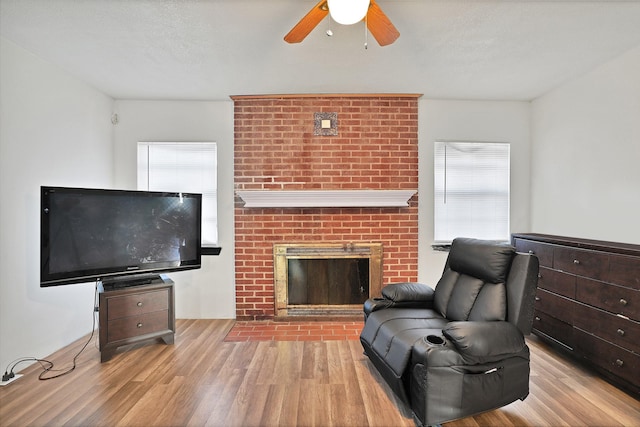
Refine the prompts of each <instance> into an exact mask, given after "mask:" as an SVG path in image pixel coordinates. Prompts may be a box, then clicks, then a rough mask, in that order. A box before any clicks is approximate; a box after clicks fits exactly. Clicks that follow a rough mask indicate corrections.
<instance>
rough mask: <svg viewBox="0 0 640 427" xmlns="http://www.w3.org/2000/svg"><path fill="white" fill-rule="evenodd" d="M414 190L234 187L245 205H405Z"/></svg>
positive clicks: (261, 206) (324, 206)
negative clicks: (249, 188) (240, 188)
mask: <svg viewBox="0 0 640 427" xmlns="http://www.w3.org/2000/svg"><path fill="white" fill-rule="evenodd" d="M416 192H417V190H237V191H236V194H237V195H238V196H240V198H241V199H242V200H244V202H245V205H244V207H245V208H369V207H407V206H409V199H411V197H413V195H414V194H415V193H416Z"/></svg>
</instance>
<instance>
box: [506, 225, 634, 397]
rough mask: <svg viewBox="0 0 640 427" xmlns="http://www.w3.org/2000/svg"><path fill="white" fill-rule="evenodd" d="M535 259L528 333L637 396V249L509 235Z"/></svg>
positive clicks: (594, 242) (613, 244) (578, 240)
mask: <svg viewBox="0 0 640 427" xmlns="http://www.w3.org/2000/svg"><path fill="white" fill-rule="evenodd" d="M512 244H513V245H514V246H515V247H516V250H517V251H518V252H528V253H532V254H535V255H537V256H538V258H539V259H540V266H541V268H540V277H539V280H538V290H537V292H536V303H535V304H536V305H535V314H534V322H533V331H534V333H536V334H537V335H539V336H540V337H541V338H543V339H545V340H547V341H549V342H552V343H554V344H560V346H558V348H562V349H564V350H565V351H568V352H569V353H570V354H572V355H573V356H574V357H576V358H578V359H580V360H582V361H584V362H586V363H587V364H588V365H590V366H591V367H593V368H594V369H595V370H597V371H598V372H599V373H600V374H601V375H602V376H603V377H605V378H606V379H608V380H609V381H611V382H612V383H614V384H616V385H618V386H619V387H621V388H622V389H624V390H626V391H629V392H631V393H633V394H634V395H636V396H639V395H640V245H632V244H627V243H614V242H603V241H597V240H588V239H579V238H570V237H561V236H551V235H544V234H514V235H512Z"/></svg>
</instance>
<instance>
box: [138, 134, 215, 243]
mask: <svg viewBox="0 0 640 427" xmlns="http://www.w3.org/2000/svg"><path fill="white" fill-rule="evenodd" d="M217 175H218V174H217V155H216V143H215V142H175V143H174V142H139V143H138V189H139V190H146V191H173V192H180V191H181V192H183V193H202V246H204V247H207V246H217V245H218V203H217V187H218V183H217Z"/></svg>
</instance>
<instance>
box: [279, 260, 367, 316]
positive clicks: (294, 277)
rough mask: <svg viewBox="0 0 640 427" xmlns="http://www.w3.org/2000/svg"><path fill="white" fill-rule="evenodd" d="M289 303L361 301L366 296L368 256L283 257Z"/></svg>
mask: <svg viewBox="0 0 640 427" xmlns="http://www.w3.org/2000/svg"><path fill="white" fill-rule="evenodd" d="M287 262H288V266H287V286H288V289H287V293H288V297H289V304H290V305H345V304H362V303H363V302H364V301H366V299H367V298H368V297H369V259H367V258H336V259H295V258H290V259H288V260H287Z"/></svg>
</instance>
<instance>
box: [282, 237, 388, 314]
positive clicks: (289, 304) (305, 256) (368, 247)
mask: <svg viewBox="0 0 640 427" xmlns="http://www.w3.org/2000/svg"><path fill="white" fill-rule="evenodd" d="M274 277H275V300H276V317H285V316H286V317H288V316H321V315H351V314H360V313H361V312H362V303H363V302H364V301H365V300H366V299H367V298H369V297H370V296H375V295H378V294H379V293H380V289H381V284H382V244H381V243H346V244H343V243H313V244H308V243H305V244H300V243H296V244H277V245H274Z"/></svg>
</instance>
